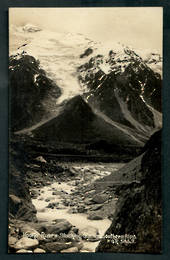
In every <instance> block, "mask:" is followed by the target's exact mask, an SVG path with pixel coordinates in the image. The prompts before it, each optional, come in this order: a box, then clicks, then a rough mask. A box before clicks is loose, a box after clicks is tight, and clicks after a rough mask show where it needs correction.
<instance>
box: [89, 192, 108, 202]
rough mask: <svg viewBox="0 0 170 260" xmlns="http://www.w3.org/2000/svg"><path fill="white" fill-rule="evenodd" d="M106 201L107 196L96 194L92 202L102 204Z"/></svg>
mask: <svg viewBox="0 0 170 260" xmlns="http://www.w3.org/2000/svg"><path fill="white" fill-rule="evenodd" d="M107 199H108V196H107V195H105V194H96V195H94V196H93V198H92V200H93V201H94V202H95V203H97V204H102V203H104V202H105V201H106V200H107Z"/></svg>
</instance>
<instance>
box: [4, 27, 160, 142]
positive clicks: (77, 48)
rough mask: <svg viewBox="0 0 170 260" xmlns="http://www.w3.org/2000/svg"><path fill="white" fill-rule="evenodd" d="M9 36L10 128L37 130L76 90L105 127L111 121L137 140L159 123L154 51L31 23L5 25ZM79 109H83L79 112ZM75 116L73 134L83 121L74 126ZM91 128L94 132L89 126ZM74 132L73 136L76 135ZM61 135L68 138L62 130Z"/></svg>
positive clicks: (157, 56) (155, 56) (146, 136)
mask: <svg viewBox="0 0 170 260" xmlns="http://www.w3.org/2000/svg"><path fill="white" fill-rule="evenodd" d="M14 36H15V37H14ZM10 37H11V39H12V38H15V39H16V40H17V39H18V49H17V50H15V51H14V44H13V43H12V41H11V42H10V50H11V51H10V53H11V54H12V56H11V58H10V67H9V68H10V71H9V75H10V89H11V99H10V100H11V121H12V124H11V128H12V129H13V130H14V131H18V130H21V133H23V131H22V130H23V129H24V130H25V131H24V133H26V132H30V129H31V130H35V129H40V126H42V125H43V123H44V122H45V123H46V125H49V124H51V122H54V120H52V119H51V118H53V117H54V118H55V117H57V115H58V114H60V108H61V106H66V107H65V108H64V109H65V110H67V105H65V103H67V101H68V100H71V99H72V98H73V100H74V97H75V96H77V95H81V96H82V97H83V99H84V100H85V101H86V103H87V104H88V105H89V106H90V109H91V111H92V112H93V113H94V114H95V115H96V118H98V121H99V118H100V120H101V122H104V124H103V125H105V126H106V125H107V129H108V128H110V129H111V126H112V128H113V132H114V131H115V134H116V133H117V130H115V129H119V130H120V131H121V132H122V131H123V132H124V134H125V135H128V136H131V137H132V136H133V139H135V140H136V141H137V142H138V143H140V144H141V143H145V142H146V140H147V139H148V138H149V136H150V135H151V134H152V133H153V132H154V131H155V130H156V129H159V128H160V127H161V124H162V118H161V84H162V79H161V75H160V74H159V73H158V72H156V70H155V69H154V70H153V69H152V68H151V67H150V65H151V64H152V65H153V64H155V65H156V64H158V63H159V65H160V64H161V62H162V60H161V57H160V55H157V54H154V53H152V54H151V55H150V56H148V55H145V57H144V58H142V57H141V56H139V55H138V54H137V53H136V52H135V51H134V50H133V49H130V48H128V47H125V46H123V45H121V44H117V45H116V44H113V46H109V48H108V47H106V46H102V45H101V44H100V43H96V42H93V41H91V40H90V39H88V38H87V37H85V36H83V35H82V34H74V35H73V34H70V33H62V34H61V33H56V32H48V31H44V30H42V29H41V28H38V27H36V26H31V25H25V26H24V27H20V28H16V27H11V29H10ZM21 39H22V40H21ZM40 41H41V42H40ZM19 42H20V44H19ZM21 43H23V44H21ZM15 49H16V47H15ZM47 53H48V55H47ZM34 57H36V58H38V59H39V60H40V63H39V62H38V60H36V59H35V58H34ZM149 64H150V65H149ZM21 89H22V91H21ZM70 102H72V101H70ZM73 102H74V101H73ZM86 108H87V106H86ZM80 110H81V108H80ZM88 110H89V108H87V114H88ZM71 113H72V112H70V114H71ZM80 113H81V112H80ZM85 113H86V112H85V109H84V112H83V117H85ZM18 115H20V116H18ZM61 115H63V113H61ZM75 115H77V116H78V118H77V122H76V124H75V125H76V131H75V133H76V132H78V129H79V131H80V132H81V131H82V130H81V129H82V128H83V125H82V126H79V128H77V125H79V124H84V123H83V122H82V121H83V120H80V114H76V113H75ZM67 117H69V116H68V115H67ZM74 117H75V116H74ZM54 118H53V119H54ZM85 118H87V117H85ZM72 119H73V118H72ZM69 120H70V119H68V121H69ZM74 120H75V119H74ZM74 120H73V121H74ZM48 121H49V122H48ZM59 121H60V122H61V121H62V120H59ZM84 121H85V120H84ZM69 122H71V120H70V121H69ZM94 122H95V121H94ZM87 125H88V124H87ZM87 125H86V129H87ZM97 125H98V123H97ZM100 125H101V123H100ZM108 126H109V127H108ZM64 127H65V126H64ZM88 127H89V126H88ZM27 128H28V131H27ZM66 128H68V123H66ZM93 128H94V124H93ZM96 128H97V127H96ZM101 128H102V127H101V126H100V127H99V129H100V131H101ZM103 128H104V127H103ZM41 129H42V127H41ZM60 129H63V126H61V127H60V126H59V124H58V126H57V133H58V136H60V135H61V132H60ZM70 129H71V128H70ZM72 129H74V127H73V128H72ZM55 130H56V123H55ZM91 130H92V129H91ZM91 130H90V131H91ZM37 131H38V130H37ZM90 131H89V130H88V134H89V132H90ZM92 132H94V133H95V131H94V129H93V130H92ZM106 132H107V131H106ZM94 133H91V137H88V138H87V133H86V134H85V135H86V137H85V139H84V140H85V142H86V141H87V140H88V139H91V138H92V136H94ZM69 134H70V135H71V133H69ZM115 134H114V135H115ZM80 135H81V134H79V135H77V138H78V137H80V140H82V138H81V136H80ZM99 135H100V133H99ZM106 135H107V134H105V136H106ZM112 135H113V134H112ZM97 136H98V135H97ZM107 136H108V135H107ZM118 136H119V134H118ZM100 137H101V138H102V137H103V134H101V135H100ZM63 138H64V141H66V140H67V141H68V140H69V138H66V136H65V135H64V137H63ZM101 138H100V140H101ZM58 139H60V140H61V138H59V137H58ZM73 139H74V138H73ZM95 139H96V140H97V141H98V140H99V138H95ZM105 139H106V138H104V140H105ZM70 140H71V139H70ZM61 141H62V140H61Z"/></svg>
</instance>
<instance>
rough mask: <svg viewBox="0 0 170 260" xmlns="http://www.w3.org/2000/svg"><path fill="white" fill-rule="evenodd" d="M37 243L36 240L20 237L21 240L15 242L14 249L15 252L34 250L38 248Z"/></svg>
mask: <svg viewBox="0 0 170 260" xmlns="http://www.w3.org/2000/svg"><path fill="white" fill-rule="evenodd" d="M38 244H39V242H38V240H37V239H31V238H28V237H22V238H21V239H19V240H18V242H16V244H15V245H14V248H15V249H16V250H17V249H18V250H19V249H29V248H35V247H36V246H38Z"/></svg>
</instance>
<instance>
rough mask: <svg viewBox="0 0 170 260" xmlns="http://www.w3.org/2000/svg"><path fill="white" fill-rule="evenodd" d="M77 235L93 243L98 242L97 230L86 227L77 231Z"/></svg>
mask: <svg viewBox="0 0 170 260" xmlns="http://www.w3.org/2000/svg"><path fill="white" fill-rule="evenodd" d="M79 235H80V236H81V237H82V238H83V239H85V240H88V241H91V242H94V241H98V240H99V237H98V235H99V231H98V229H97V228H95V227H92V226H87V227H85V228H82V229H80V230H79Z"/></svg>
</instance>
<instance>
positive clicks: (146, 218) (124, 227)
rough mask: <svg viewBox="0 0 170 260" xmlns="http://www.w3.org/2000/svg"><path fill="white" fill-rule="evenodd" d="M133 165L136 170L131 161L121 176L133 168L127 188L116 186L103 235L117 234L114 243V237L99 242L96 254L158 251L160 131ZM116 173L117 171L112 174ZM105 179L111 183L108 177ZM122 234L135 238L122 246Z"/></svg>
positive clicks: (159, 247) (127, 174) (159, 240)
mask: <svg viewBox="0 0 170 260" xmlns="http://www.w3.org/2000/svg"><path fill="white" fill-rule="evenodd" d="M135 162H136V161H135ZM137 162H138V167H137V168H136V166H135V164H134V166H135V167H134V169H133V167H132V165H133V161H132V162H130V163H129V164H127V165H126V167H125V168H124V174H123V176H127V177H129V173H130V174H131V175H133V171H134V170H135V168H136V170H135V179H134V181H133V182H131V183H130V184H128V185H127V184H126V185H122V186H119V187H118V189H117V194H118V196H120V197H119V198H120V199H119V200H118V203H117V206H116V211H115V213H114V215H113V221H112V224H111V226H110V228H109V229H108V230H107V232H106V234H107V235H108V236H109V235H111V234H113V235H115V236H116V235H117V238H118V241H116V240H115V237H114V236H113V237H112V238H111V239H107V238H105V239H103V240H102V241H101V242H100V244H99V246H98V248H97V252H140V253H141V252H143V253H160V251H161V221H162V218H161V214H162V213H161V212H162V206H161V202H162V199H161V131H158V132H156V133H155V134H154V135H153V136H152V137H151V138H150V140H149V141H148V142H147V144H146V145H145V147H144V153H143V155H142V158H138V160H137ZM130 164H131V166H130ZM126 169H127V170H126ZM129 169H131V171H130V172H129ZM122 171H123V168H122V169H120V176H122ZM118 174H119V171H118V172H117V174H116V175H118ZM108 178H109V179H110V183H111V175H110V176H109V177H108ZM113 178H114V176H113ZM137 180H138V181H137ZM119 181H120V180H119ZM125 234H127V235H131V236H133V237H135V239H134V241H133V243H126V241H125V239H124V240H122V241H123V242H122V241H121V236H124V235H125ZM131 242H132V241H131Z"/></svg>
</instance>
